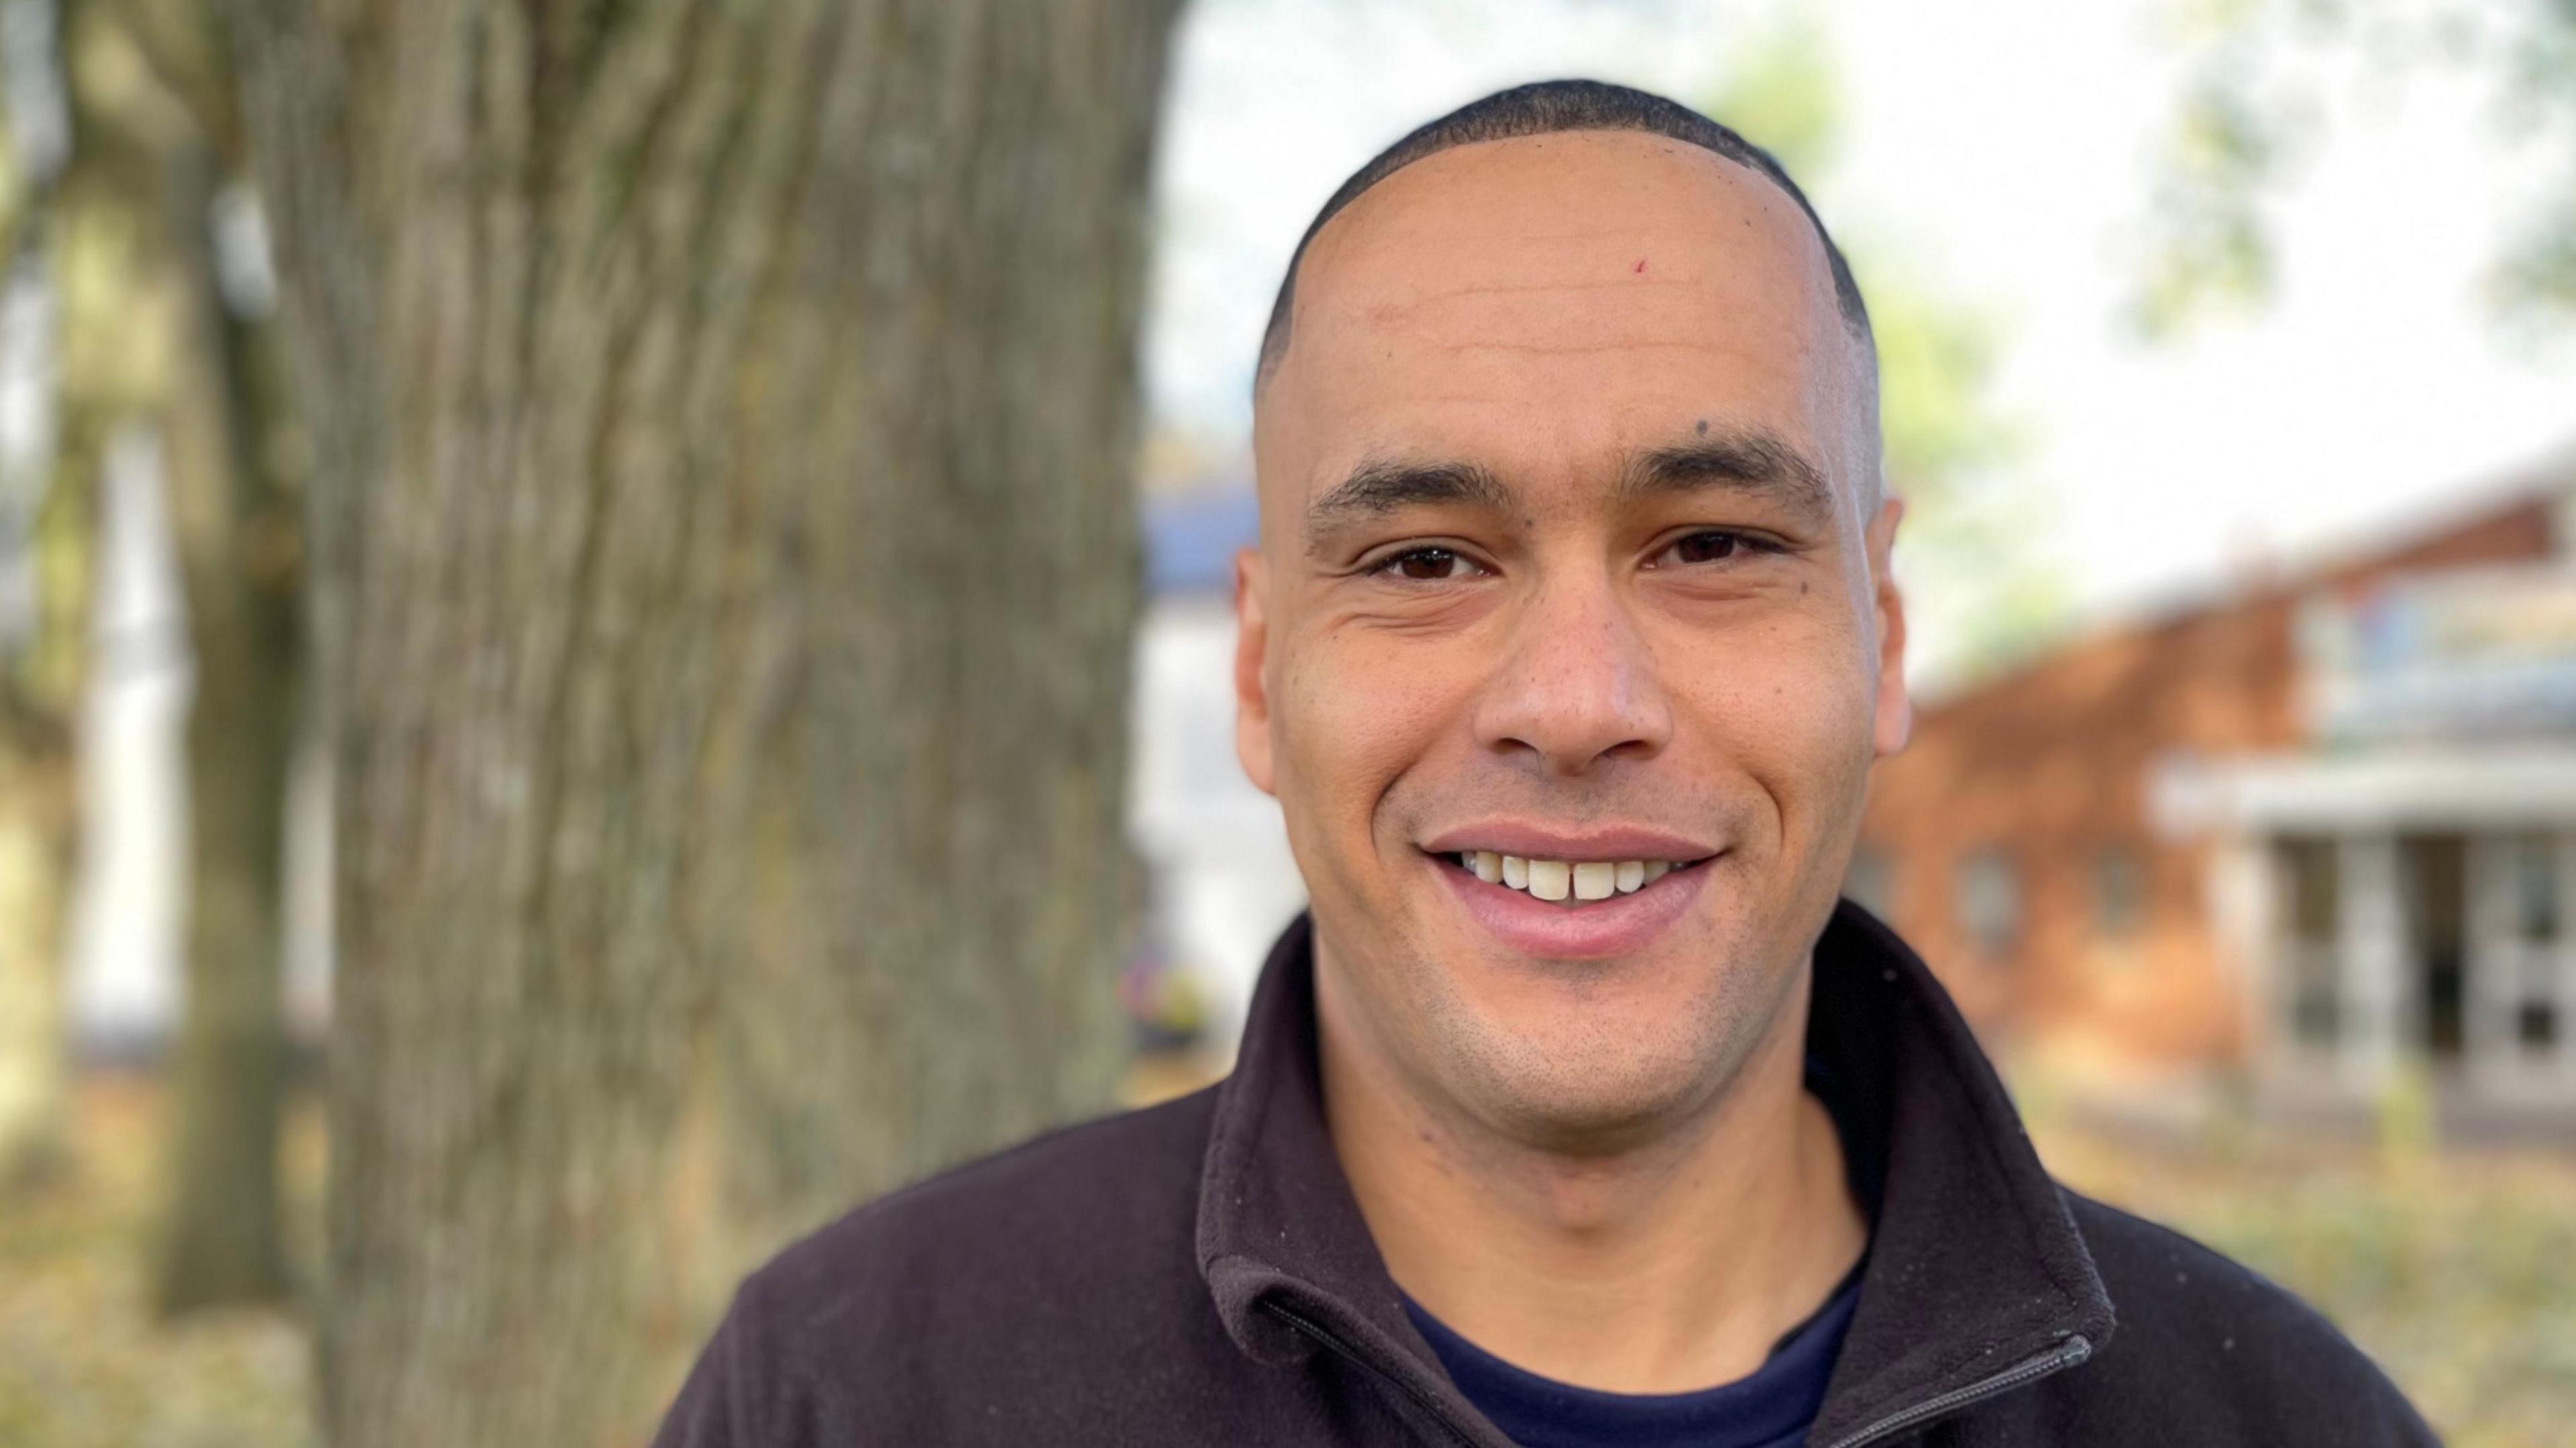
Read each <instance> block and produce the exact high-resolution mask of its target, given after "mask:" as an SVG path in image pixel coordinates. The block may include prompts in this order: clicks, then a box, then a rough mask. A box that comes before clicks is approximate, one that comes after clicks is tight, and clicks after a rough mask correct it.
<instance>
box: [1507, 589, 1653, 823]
mask: <svg viewBox="0 0 2576 1448" xmlns="http://www.w3.org/2000/svg"><path fill="white" fill-rule="evenodd" d="M1672 730H1673V714H1672V703H1671V699H1670V698H1669V696H1668V695H1667V694H1666V693H1665V691H1664V687H1663V683H1662V680H1661V679H1660V678H1659V677H1658V675H1657V673H1656V671H1655V665H1654V659H1653V656H1652V654H1651V653H1650V651H1649V650H1648V647H1647V644H1646V640H1645V639H1644V638H1643V637H1642V636H1641V635H1640V634H1639V632H1638V630H1637V627H1636V621H1635V619H1634V618H1633V617H1632V616H1631V615H1630V613H1629V611H1628V609H1627V608H1626V607H1625V606H1624V604H1623V603H1622V601H1621V599H1620V598H1619V596H1618V593H1617V590H1616V589H1615V587H1614V586H1613V584H1612V582H1611V580H1610V579H1609V578H1608V577H1607V576H1606V574H1604V573H1600V572H1594V573H1591V574H1588V575H1578V576H1571V577H1566V576H1559V577H1554V578H1550V579H1547V580H1545V581H1544V582H1543V583H1542V585H1541V586H1540V587H1539V589H1538V590H1537V591H1536V592H1535V593H1534V594H1533V595H1532V596H1531V598H1530V600H1529V602H1528V603H1527V604H1525V605H1524V606H1523V609H1522V612H1521V615H1520V617H1519V618H1518V619H1517V620H1516V621H1515V623H1514V627H1513V630H1512V635H1511V643H1510V647H1509V651H1508V653H1506V655H1505V656H1504V657H1503V659H1502V660H1501V661H1500V662H1499V663H1498V665H1497V666H1496V668H1495V670H1494V673H1493V676H1492V679H1491V682H1490V683H1489V684H1488V685H1487V686H1486V689H1485V692H1484V695H1483V697H1482V698H1481V699H1480V700H1479V701H1478V706H1477V711H1476V735H1477V742H1478V743H1480V744H1482V745H1484V746H1485V747H1486V748H1488V749H1493V750H1496V751H1498V752H1501V753H1504V754H1523V755H1527V756H1529V757H1530V758H1531V759H1532V761H1533V762H1535V763H1536V764H1538V765H1539V766H1540V767H1541V768H1543V769H1545V770H1546V771H1547V772H1548V773H1550V774H1553V775H1564V776H1576V775H1581V774H1583V773H1585V772H1586V771H1589V770H1591V769H1593V768H1595V767H1596V766H1597V765H1599V764H1600V763H1602V762H1604V761H1606V760H1611V759H1619V758H1633V759H1646V758H1651V757H1653V756H1654V755H1656V754H1658V753H1660V752H1661V751H1662V750H1663V748H1664V746H1665V745H1666V744H1667V743H1669V742H1670V741H1671V739H1672Z"/></svg>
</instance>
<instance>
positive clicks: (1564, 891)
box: [1433, 850, 1707, 910]
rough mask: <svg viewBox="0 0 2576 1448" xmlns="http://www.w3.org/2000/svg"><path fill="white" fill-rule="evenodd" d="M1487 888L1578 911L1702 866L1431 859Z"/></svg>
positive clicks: (1446, 854) (1486, 853)
mask: <svg viewBox="0 0 2576 1448" xmlns="http://www.w3.org/2000/svg"><path fill="white" fill-rule="evenodd" d="M1433 858H1434V859H1437V860H1439V861H1441V862H1442V863H1444V864H1446V865H1448V866H1450V867H1452V868H1454V869H1457V870H1460V871H1463V872H1465V873H1466V874H1470V875H1473V876H1475V877H1476V878H1477V879H1478V880H1481V881H1483V882H1484V883H1485V884H1488V885H1499V886H1501V887H1502V888H1504V889H1506V890H1516V891H1519V892H1520V893H1522V894H1524V895H1527V896H1528V897H1529V898H1531V899H1533V900H1541V901H1545V902H1547V903H1549V904H1553V905H1558V906H1562V907H1563V908H1565V909H1569V910H1579V909H1582V908H1584V907H1585V906H1588V905H1595V904H1599V903H1600V902H1602V901H1605V900H1615V899H1617V898H1619V897H1620V896H1622V895H1634V894H1636V893H1637V892H1638V891H1640V890H1643V889H1645V888H1647V887H1648V886H1651V885H1653V884H1655V883H1656V882H1658V881H1660V880H1662V879H1663V878H1664V877H1665V876H1666V875H1669V874H1672V873H1673V872H1675V871H1677V870H1685V871H1686V870H1692V869H1696V868H1698V867H1699V866H1700V865H1703V864H1705V863H1707V860H1706V859H1705V858H1703V859H1696V860H1549V859H1534V858H1530V857H1527V856H1522V855H1507V854H1503V853H1502V852H1500V851H1497V850H1450V851H1443V852H1441V853H1440V854H1437V855H1435V856H1433Z"/></svg>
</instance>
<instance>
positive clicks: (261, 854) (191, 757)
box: [158, 143, 302, 1312]
mask: <svg viewBox="0 0 2576 1448" xmlns="http://www.w3.org/2000/svg"><path fill="white" fill-rule="evenodd" d="M219 174H220V173H219V171H218V169H217V164H216V161H215V158H214V157H213V155H212V154H211V153H210V152H208V151H207V150H206V148H205V147H204V145H203V144H202V143H198V144H193V145H187V144H183V145H181V146H178V147H175V148H173V154H172V156H171V158H170V183H171V184H170V190H171V193H172V198H171V199H172V205H171V208H170V211H171V214H170V215H169V217H168V219H167V224H168V225H169V227H170V230H171V233H172V240H173V243H174V246H173V251H174V253H175V257H176V259H177V261H178V263H179V269H180V270H181V272H182V273H183V276H184V278H185V289H186V291H187V292H188V293H189V294H191V295H192V297H193V299H194V300H195V302H196V305H195V306H194V307H193V308H190V309H189V310H190V311H192V312H193V313H194V315H193V316H190V317H188V318H186V319H184V321H183V326H184V327H185V329H186V333H187V335H185V336H184V337H183V339H182V341H183V352H184V355H185V356H186V357H187V358H188V359H189V360H190V364H191V365H189V366H188V367H186V368H185V374H186V375H185V376H184V377H183V378H182V380H181V381H180V383H179V389H178V390H179V395H178V396H177V397H175V398H174V399H173V401H174V406H173V408H172V426H171V427H170V429H169V438H170V444H171V445H170V449H169V456H170V467H169V470H168V477H169V480H170V490H171V517H172V520H173V524H174V533H175V536H176V539H177V543H178V554H179V567H180V573H181V576H182V580H183V582H184V585H185V588H186V596H187V608H188V636H189V643H190V652H191V654H192V656H193V657H194V659H195V663H196V670H195V687H194V689H193V691H192V696H191V698H190V701H189V706H188V914H187V937H186V939H187V957H186V960H187V991H186V1000H187V1011H186V1016H185V1018H184V1020H183V1021H182V1023H181V1033H180V1039H179V1053H178V1072H177V1075H176V1077H175V1087H176V1097H175V1100H176V1103H177V1120H176V1134H175V1136H174V1138H173V1149H172V1152H171V1177H170V1201H169V1207H168V1210H167V1212H166V1214H165V1218H164V1228H163V1230H164V1240H163V1244H162V1255H161V1263H160V1281H159V1284H158V1287H159V1297H160V1305H161V1307H162V1309H163V1311H165V1312H181V1311H185V1310H188V1309H190V1308H196V1307H204V1306H212V1305H217V1304H224V1303H236V1302H264V1301H272V1300H275V1299H278V1298H282V1297H284V1296H285V1295H286V1294H287V1289H288V1282H287V1272H286V1262H285V1257H284V1254H283V1251H282V1249H281V1233H280V1228H279V1221H278V1155H277V1151H278V1124H279V1112H280V1109H281V1106H282V1103H283V1098H284V1094H285V1087H286V1073H287V1066H288V1059H287V1040H286V1029H285V1021H284V1014H283V1004H284V1003H283V999H282V979H283V977H282V964H283V940H282V936H281V931H280V919H281V915H282V912H283V910H284V904H285V877H284V865H285V851H286V791H287V775H288V771H289V769H290V767H291V765H292V763H293V759H294V753H295V743H296V730H297V724H298V720H299V718H300V713H301V711H300V710H299V708H298V697H297V693H296V687H297V681H296V661H297V642H296V608H297V602H298V584H299V577H298V566H299V565H298V558H297V550H298V539H299V537H300V534H301V531H302V530H301V527H300V525H299V521H298V517H297V511H298V507H299V503H298V500H297V498H296V497H295V495H294V493H293V492H292V491H291V490H290V489H289V488H288V487H287V486H285V484H284V482H283V481H282V480H281V478H280V477H279V470H278V468H277V467H276V465H275V463H274V461H273V459H274V456H275V453H276V451H277V446H276V444H277V438H276V435H275V434H276V424H275V416H276V407H275V403H274V400H273V390H274V388H273V383H272V379H271V377H270V375H269V368H268V366H267V361H266V358H265V357H264V356H263V355H262V352H263V339H262V336H261V329H260V328H259V326H258V324H257V323H256V321H255V320H254V319H252V318H251V317H248V316H246V315H244V314H243V311H242V310H241V309H240V307H239V305H238V304H237V303H234V302H231V301H228V300H227V298H226V296H225V293H224V287H223V285H222V282H221V280H220V279H219V275H218V268H217V259H216V256H215V244H214V237H213V234H212V231H211V226H212V219H213V215H214V207H215V202H216V197H217V180H218V177H219Z"/></svg>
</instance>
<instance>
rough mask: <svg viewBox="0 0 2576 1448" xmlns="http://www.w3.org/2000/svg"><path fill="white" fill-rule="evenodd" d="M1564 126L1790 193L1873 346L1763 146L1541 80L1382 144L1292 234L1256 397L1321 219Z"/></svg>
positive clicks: (1670, 111) (1284, 340)
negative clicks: (1654, 140) (1415, 172)
mask: <svg viewBox="0 0 2576 1448" xmlns="http://www.w3.org/2000/svg"><path fill="white" fill-rule="evenodd" d="M1570 131H1644V132H1647V133H1648V134H1651V135H1657V136H1668V137H1670V138H1672V139H1673V140H1676V141H1684V142H1687V143H1689V144H1691V145H1694V146H1698V147H1700V148H1701V149H1703V150H1707V151H1713V152H1715V153H1716V154H1718V155H1720V156H1723V157H1725V158H1726V159H1727V160H1729V161H1733V162H1735V163H1736V164H1737V165H1740V166H1749V167H1751V168H1752V169H1753V170H1755V171H1758V172H1760V173H1761V174H1762V175H1763V176H1764V177H1766V178H1768V179H1769V180H1770V181H1771V183H1772V184H1773V185H1775V186H1778V187H1779V188H1780V189H1781V190H1782V191H1784V192H1787V193H1788V196H1789V199H1790V200H1792V201H1795V202H1797V203H1798V209H1799V210H1800V211H1802V212H1804V213H1806V217H1807V221H1808V222H1809V224H1811V225H1813V226H1814V227H1815V228H1816V239H1817V240H1819V241H1821V242H1823V243H1824V244H1825V264H1826V266H1827V267H1828V268H1830V269H1831V270H1832V272H1833V278H1834V303H1835V305H1836V306H1837V307H1838V308H1839V309H1840V310H1841V312H1842V314H1843V321H1844V323H1845V324H1846V325H1848V326H1849V327H1850V329H1851V332H1852V335H1853V336H1854V337H1856V338H1858V339H1859V340H1860V341H1861V343H1862V344H1863V345H1864V346H1874V345H1875V344H1874V343H1873V341H1872V338H1871V336H1870V326H1869V308H1868V307H1867V306H1866V305H1865V304H1863V303H1862V301H1861V295H1860V284H1859V283H1858V282H1856V281H1854V280H1852V274H1851V266H1850V265H1849V264H1848V263H1847V262H1845V261H1844V260H1843V253H1842V248H1840V247H1838V246H1836V245H1834V238H1833V234H1832V233H1831V232H1828V231H1827V230H1825V223H1824V219H1823V218H1821V217H1819V216H1817V215H1816V208H1815V207H1814V206H1812V205H1809V204H1808V202H1807V195H1806V193H1805V192H1803V191H1800V190H1799V189H1798V183H1797V182H1795V181H1792V180H1790V179H1789V172H1788V170H1787V168H1786V167H1783V166H1782V165H1781V164H1780V163H1779V161H1778V160H1776V159H1774V158H1773V156H1772V155H1771V153H1770V152H1768V151H1765V150H1763V149H1762V148H1761V147H1760V146H1757V145H1755V144H1753V143H1752V142H1751V141H1748V140H1746V139H1744V138H1743V137H1742V136H1740V135H1737V134H1736V133H1735V132H1734V131H1733V130H1730V129H1729V128H1727V127H1726V126H1723V125H1720V124H1718V123H1717V122H1716V121H1713V120H1710V119H1709V118H1708V117H1706V116H1704V115H1701V114H1700V113H1699V112H1697V111H1695V110H1692V109H1691V108H1690V107H1688V106H1685V105H1682V104H1681V103H1679V102H1677V101H1670V100H1666V99H1665V98H1663V97H1662V96H1659V95H1654V94H1651V93H1649V92H1646V91H1641V90H1634V89H1631V88H1630V87H1627V86H1624V85H1611V84H1609V83H1607V82H1605V81H1597V80H1544V81H1534V82H1531V83H1530V84H1528V85H1518V86H1514V87H1512V88H1511V89H1510V90H1505V91H1496V92H1495V93H1494V94H1492V95H1489V96H1487V97H1485V98H1484V99H1482V100H1477V101H1470V102H1468V103H1467V104H1466V105H1463V106H1460V107H1459V108H1458V109H1456V110H1454V111H1451V112H1450V113H1449V114H1447V115H1445V116H1442V117H1440V118H1439V119H1438V120H1436V121H1432V122H1429V123H1428V124H1426V125H1423V126H1421V127H1419V128H1417V129H1415V130H1414V131H1413V133H1412V134H1410V135H1408V136H1406V137H1405V138H1404V139H1403V140H1400V141H1398V142H1396V143H1395V144H1394V145H1392V146H1389V147H1387V148H1386V149H1385V150H1383V151H1380V152H1379V153H1378V154H1377V157H1376V159H1374V160H1372V161H1370V162H1369V163H1368V164H1367V165H1365V166H1362V167H1361V168H1360V169H1359V170H1357V171H1355V172H1353V173H1352V174H1351V178H1350V179H1349V180H1347V181H1344V182H1343V183H1342V186H1341V189H1340V190H1338V191H1335V192H1334V193H1333V196H1332V199H1331V200H1329V201H1326V202H1325V203H1324V209H1323V210H1321V211H1319V212H1316V213H1315V219H1314V220H1313V221H1311V222H1309V223H1307V226H1306V234H1305V235H1304V236H1301V237H1299V238H1298V239H1297V250H1296V251H1295V252H1294V253H1293V254H1291V255H1290V256H1289V258H1288V274H1287V275H1286V276H1285V277H1282V278H1281V279H1280V282H1279V299H1278V300H1277V301H1276V302H1273V303H1272V304H1271V307H1270V325H1269V326H1268V327H1267V328H1265V329H1264V330H1263V331H1262V334H1261V365H1260V367H1259V369H1258V370H1257V371H1256V372H1255V374H1254V377H1253V393H1254V395H1255V396H1256V397H1257V396H1258V395H1259V394H1260V391H1261V387H1262V384H1263V383H1265V382H1267V381H1268V380H1269V377H1270V374H1271V372H1272V371H1273V370H1274V369H1275V368H1277V367H1278V365H1279V359H1280V358H1282V357H1284V356H1286V355H1287V352H1288V330H1289V316H1290V314H1291V313H1292V312H1293V311H1294V310H1295V309H1296V298H1297V267H1298V265H1299V264H1300V263H1301V262H1303V261H1304V260H1305V258H1306V247H1307V245H1308V243H1310V242H1312V241H1313V240H1314V239H1315V233H1316V232H1318V231H1321V230H1323V229H1324V223H1325V222H1327V221H1330V220H1332V219H1333V217H1334V216H1335V215H1337V214H1339V213H1340V211H1341V209H1342V208H1343V207H1345V206H1348V205H1350V204H1351V203H1352V202H1354V201H1357V200H1358V199H1359V198H1360V196H1361V195H1362V194H1363V193H1365V192H1366V191H1367V190H1368V189H1369V188H1370V187H1372V186H1375V185H1376V184H1377V183H1379V182H1380V181H1383V180H1385V179H1386V178H1387V177H1389V176H1392V175H1394V174H1395V173H1396V172H1398V171H1401V170H1403V169H1404V168H1405V167H1407V166H1410V165H1412V164H1413V163H1414V162H1416V161H1419V160H1421V159H1422V158H1424V157H1425V156H1436V155H1438V154H1439V153H1440V152H1442V151H1446V150H1449V149H1450V148H1452V147H1455V146H1468V145H1473V144H1475V143H1477V142H1479V141H1508V140H1517V139H1519V138H1521V137H1524V136H1552V135H1558V134H1561V133H1564V132H1570Z"/></svg>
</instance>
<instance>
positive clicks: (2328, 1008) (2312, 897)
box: [2279, 839, 2342, 1046]
mask: <svg viewBox="0 0 2576 1448" xmlns="http://www.w3.org/2000/svg"><path fill="white" fill-rule="evenodd" d="M2279 858H2280V863H2281V893H2282V894H2283V896H2284V897H2286V898H2285V899H2284V900H2283V902H2282V904H2283V909H2282V912H2281V923H2282V931H2281V937H2282V939H2281V945H2282V962H2281V963H2282V974H2283V976H2284V980H2283V985H2284V986H2285V988H2286V994H2287V996H2288V999H2287V1002H2286V1004H2287V1006H2288V1009H2289V1015H2290V1034H2291V1035H2292V1037H2294V1038H2295V1039H2297V1040H2298V1041H2299V1042H2301V1043H2302V1044H2304V1045H2309V1046H2332V1045H2333V1044H2334V1043H2335V1036H2336V1034H2337V1032H2338V1030H2339V1029H2340V1027H2341V1024H2342V999H2341V992H2340V991H2339V989H2338V984H2339V982H2338V980H2337V976H2336V971H2335V961H2336V959H2337V957H2336V945H2337V943H2338V938H2339V934H2340V932H2339V930H2338V928H2337V926H2338V918H2337V912H2338V910H2339V908H2340V905H2341V902H2340V901H2339V900H2338V899H2337V898H2336V897H2337V889H2336V878H2335V848H2334V841H2332V840H2315V839H2306V840H2300V839H2291V840H2283V841H2281V848H2280V857H2279Z"/></svg>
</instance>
